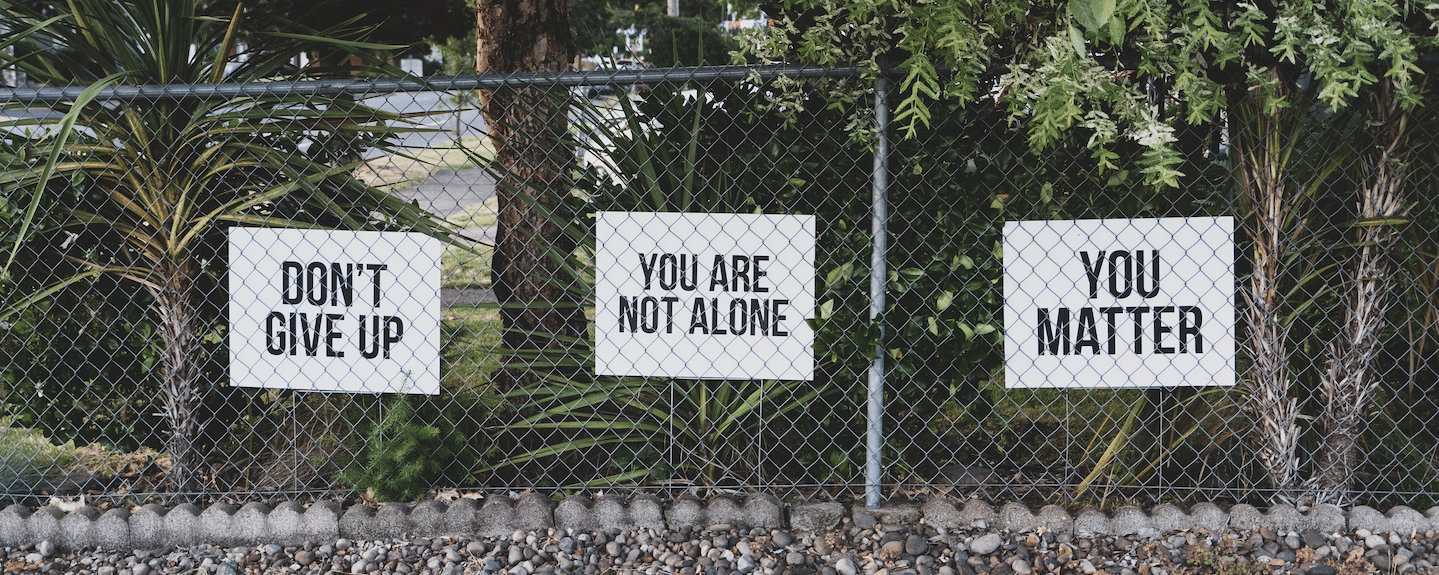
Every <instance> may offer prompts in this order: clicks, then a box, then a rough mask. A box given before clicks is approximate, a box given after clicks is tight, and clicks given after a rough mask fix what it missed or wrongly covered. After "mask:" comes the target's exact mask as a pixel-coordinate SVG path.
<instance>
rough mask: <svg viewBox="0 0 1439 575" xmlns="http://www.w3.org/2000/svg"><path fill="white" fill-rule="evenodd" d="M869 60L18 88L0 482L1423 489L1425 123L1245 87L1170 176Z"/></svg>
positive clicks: (808, 493) (7, 211) (1103, 497)
mask: <svg viewBox="0 0 1439 575" xmlns="http://www.w3.org/2000/svg"><path fill="white" fill-rule="evenodd" d="M873 86H879V87H880V90H879V93H878V94H876V93H875V92H874V91H873V90H871V91H870V92H869V94H868V96H866V97H865V98H863V99H852V98H841V97H838V96H836V94H840V93H845V92H846V90H848V91H849V92H850V93H853V92H854V90H855V89H862V88H865V87H873ZM887 86H888V84H887V82H885V81H884V80H883V79H880V80H878V82H877V83H874V81H873V80H868V79H864V78H862V77H861V75H860V74H859V73H858V72H856V71H854V70H848V69H817V68H689V69H673V70H644V71H599V72H592V73H585V74H580V73H571V74H561V75H557V76H552V77H541V76H533V75H516V76H508V77H499V76H476V77H457V78H444V79H430V81H429V82H428V83H426V82H411V81H398V80H365V81H359V80H357V81H343V82H318V81H317V82H299V83H294V82H268V83H255V84H231V85H225V84H221V85H184V86H175V85H171V86H138V87H113V88H109V89H106V90H103V91H98V92H87V91H86V90H85V87H83V86H75V87H55V86H49V87H39V88H21V89H14V90H5V89H0V100H3V101H4V103H5V104H4V106H5V107H4V111H3V116H0V129H3V130H4V133H5V135H4V136H3V144H0V145H3V147H0V168H3V174H4V176H3V178H0V186H3V190H4V192H3V193H4V197H3V202H4V203H3V206H0V207H3V210H0V216H3V218H4V219H5V222H6V226H7V228H6V233H5V234H4V246H5V247H4V254H5V257H6V259H7V260H9V261H8V262H7V264H6V265H7V268H6V273H7V275H6V277H5V282H4V284H3V287H0V289H3V292H0V293H3V296H0V297H3V303H4V306H5V310H6V311H5V312H4V313H5V314H6V315H5V316H4V317H3V323H0V369H3V376H4V377H3V380H0V381H3V385H4V389H3V401H4V412H5V413H4V415H3V417H4V419H3V423H4V424H5V427H4V428H3V434H4V435H3V441H2V442H0V482H3V484H2V485H0V491H3V495H4V496H6V497H9V498H12V499H25V498H29V497H33V496H36V495H45V494H61V495H74V494H78V493H89V494H91V495H92V496H108V497H115V498H123V497H134V498H138V499H144V498H147V497H151V496H155V495H157V494H159V495H161V496H163V497H170V496H178V497H196V496H200V497H217V498H232V499H244V498H255V497H260V498H271V497H293V496H300V495H315V496H322V495H324V496H328V495H335V494H338V493H349V492H352V491H360V492H365V491H367V490H372V493H373V494H374V496H375V497H378V498H380V499H414V498H420V497H425V496H426V495H427V494H429V493H433V491H435V490H439V491H445V490H450V489H461V490H463V489H525V488H534V489H538V490H541V491H545V492H573V491H577V490H582V489H585V488H602V489H613V488H638V489H645V490H655V491H660V492H664V493H668V494H675V493H679V492H682V491H689V490H700V491H705V490H709V489H738V490H766V491H772V492H775V493H777V494H779V495H781V496H783V497H789V498H797V499H809V500H816V499H831V498H842V499H847V498H858V497H861V496H862V495H864V493H865V489H866V485H869V486H870V487H871V489H872V490H871V491H870V495H871V496H872V497H883V498H888V499H904V498H910V497H925V496H931V495H937V494H953V495H964V496H968V495H973V494H979V495H983V496H987V497H990V498H998V499H1009V498H1018V499H1023V500H1029V501H1034V502H1038V501H1058V502H1074V501H1078V502H1085V503H1094V502H1112V501H1124V502H1138V503H1150V502H1156V501H1161V500H1165V501H1168V500H1177V501H1196V500H1216V501H1241V500H1242V501H1260V500H1267V499H1270V497H1271V496H1273V495H1280V496H1286V497H1293V498H1297V499H1301V500H1302V499H1304V498H1306V497H1308V498H1310V499H1313V498H1314V497H1315V496H1316V494H1317V495H1318V496H1320V497H1323V498H1325V499H1326V500H1337V501H1356V500H1358V501H1365V502H1371V503H1405V504H1409V505H1421V506H1427V505H1431V504H1433V503H1434V497H1435V495H1436V493H1439V473H1436V470H1435V469H1436V466H1439V458H1436V455H1435V453H1436V444H1439V436H1436V432H1435V431H1434V430H1435V429H1436V426H1435V425H1434V421H1435V416H1436V408H1439V355H1436V352H1435V348H1436V347H1439V340H1436V338H1439V292H1436V287H1439V259H1436V255H1435V252H1436V241H1435V235H1434V233H1433V231H1432V230H1434V229H1435V228H1436V226H1439V212H1436V208H1435V206H1434V202H1433V201H1432V200H1433V199H1434V197H1435V192H1434V189H1435V188H1434V184H1435V183H1436V181H1435V180H1434V177H1433V174H1432V169H1431V168H1432V166H1433V165H1434V160H1435V159H1436V156H1435V149H1434V148H1433V147H1432V146H1431V145H1430V144H1429V142H1430V140H1431V138H1430V137H1429V134H1428V132H1426V130H1427V127H1426V126H1425V125H1423V124H1420V123H1416V126H1414V127H1410V128H1409V130H1408V131H1407V132H1404V133H1402V134H1401V135H1400V136H1399V139H1398V140H1394V141H1398V142H1399V144H1398V145H1389V143H1390V142H1391V141H1390V140H1385V139H1384V138H1391V137H1393V134H1390V133H1388V132H1385V131H1384V129H1383V127H1384V126H1385V123H1384V122H1385V120H1384V118H1383V117H1381V116H1382V115H1381V114H1376V113H1373V112H1371V111H1370V110H1369V109H1367V108H1361V107H1356V108H1354V109H1352V110H1348V111H1344V112H1335V113H1329V114H1313V115H1310V116H1305V117H1300V116H1299V115H1298V114H1295V115H1294V116H1293V117H1289V116H1282V115H1280V116H1265V115H1263V114H1261V113H1258V112H1246V111H1244V110H1243V109H1242V103H1241V104H1236V106H1235V108H1234V109H1233V110H1231V111H1230V112H1229V113H1228V114H1227V115H1225V116H1222V117H1221V120H1222V121H1217V122H1216V123H1215V124H1212V125H1203V126H1197V127H1189V126H1185V127H1182V128H1179V129H1178V132H1177V133H1176V134H1175V136H1176V139H1177V147H1178V148H1179V150H1180V151H1181V153H1182V154H1184V157H1185V161H1184V163H1183V164H1181V165H1180V167H1179V170H1180V171H1181V172H1183V174H1184V175H1183V177H1182V178H1181V182H1180V183H1181V185H1180V186H1179V187H1178V188H1176V189H1155V188H1152V187H1148V186H1145V185H1143V184H1142V183H1141V182H1142V180H1143V176H1142V173H1141V172H1142V169H1143V168H1142V167H1140V164H1139V159H1140V158H1141V156H1142V155H1143V154H1144V153H1145V149H1144V148H1143V147H1141V145H1140V144H1139V143H1137V142H1135V143H1126V144H1123V145H1121V146H1120V147H1119V148H1118V149H1114V150H1110V152H1112V154H1111V155H1104V154H1096V153H1094V151H1093V150H1090V149H1088V148H1087V146H1086V141H1085V137H1084V136H1083V135H1082V134H1075V135H1072V136H1070V137H1069V138H1068V139H1066V140H1064V141H1063V142H1061V143H1060V144H1059V145H1057V146H1054V147H1052V148H1050V149H1048V150H1045V151H1043V152H1042V153H1035V152H1034V151H1032V150H1031V148H1030V144H1029V142H1028V140H1027V132H1026V126H1024V124H1023V122H1019V121H1016V120H1015V119H1014V118H1012V117H1011V116H1010V112H1009V111H1007V110H1005V109H1003V108H1000V107H996V106H995V104H994V101H993V100H992V99H991V98H984V99H981V100H979V101H976V102H971V103H963V102H953V101H944V102H938V103H936V104H935V105H934V106H933V107H932V112H933V118H932V125H930V126H928V127H921V128H919V129H918V130H916V131H915V133H914V134H913V135H907V136H903V137H901V136H900V135H899V134H900V131H899V130H896V129H894V128H891V127H889V126H888V125H887V122H888V113H887V110H886V108H885V106H886V104H885V101H886V98H885V96H886V95H887V94H886V92H887V91H888V90H889V88H887ZM876 96H878V97H876ZM482 111H483V112H484V113H482ZM71 124H73V130H71V129H69V128H70V126H71ZM1386 149H1387V150H1389V152H1388V153H1389V155H1388V156H1380V155H1377V154H1378V153H1379V152H1380V151H1382V150H1386ZM877 158H878V159H877ZM1101 166H1103V169H1101ZM1380 192H1384V193H1389V194H1391V195H1393V194H1398V198H1397V199H1394V198H1392V197H1390V198H1389V199H1387V200H1383V198H1380V200H1383V201H1379V200H1373V201H1370V200H1366V199H1365V198H1366V197H1369V196H1366V195H1365V194H1369V195H1370V196H1374V197H1378V196H1376V194H1378V195H1382V194H1380ZM1371 200H1372V198H1371ZM1386 201H1387V202H1388V204H1385V202H1386ZM1366 202H1367V203H1366ZM1376 202H1377V203H1376ZM1383 205H1390V206H1391V207H1389V208H1384V207H1383ZM1393 205H1397V206H1398V208H1397V209H1395V208H1393V207H1392V206H1393ZM1375 206H1379V207H1375ZM697 214H698V215H697ZM1153 218H1167V219H1157V220H1156V219H1153ZM1098 220H1105V221H1103V222H1101V221H1098ZM876 222H878V223H877V225H876ZM1006 226H1008V227H1006ZM323 230H340V231H341V233H329V232H325V231H323ZM811 274H812V275H811ZM811 277H812V279H810V278H811ZM436 281H438V289H436V287H435V282H436ZM881 298H882V299H881ZM1141 310H1142V311H1141ZM1006 325H1007V326H1009V329H1008V330H1006V329H1005V327H1006ZM1021 326H1022V327H1021ZM1006 337H1009V338H1010V340H1011V341H1010V345H1009V349H1006V339H1005V338H1006ZM1006 357H1008V360H1009V361H1008V365H1007V366H1006ZM433 365H438V369H437V370H435V369H434V368H432V367H431V366H433ZM1141 387H1142V388H1141ZM872 400H874V401H872ZM871 452H879V453H882V459H875V458H872V457H870V456H869V453H871ZM867 463H869V464H873V465H872V466H871V467H870V468H869V470H868V472H869V473H870V475H868V476H867V475H866V474H867V469H866V464H867ZM1335 470H1338V471H1335ZM1335 494H1341V495H1342V496H1336V495H1335Z"/></svg>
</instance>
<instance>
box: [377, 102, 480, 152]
mask: <svg viewBox="0 0 1439 575" xmlns="http://www.w3.org/2000/svg"><path fill="white" fill-rule="evenodd" d="M449 96H450V94H446V93H442V92H403V93H399V94H386V95H383V96H375V97H373V98H366V99H365V100H364V103H365V105H367V106H370V107H373V108H378V109H381V110H385V111H387V112H396V113H400V114H418V113H422V112H431V113H432V115H429V116H424V117H418V118H415V123H416V124H417V126H416V127H419V128H432V129H435V130H439V131H436V132H416V133H409V134H404V135H403V136H401V137H400V141H399V145H400V147H402V148H405V149H410V150H419V149H423V148H428V147H431V146H434V145H436V144H438V143H440V142H448V141H452V140H454V139H455V128H456V117H455V116H456V113H455V111H454V110H455V108H456V107H457V105H456V104H455V103H454V102H452V101H450V97H449ZM474 106H475V104H473V103H471V104H468V105H467V107H468V109H465V110H461V111H460V112H459V118H458V121H459V130H460V135H462V136H466V137H468V136H474V135H476V134H481V133H484V130H485V119H484V117H483V116H481V115H480V112H479V110H477V109H475V107H474ZM373 155H375V154H366V157H370V156H373Z"/></svg>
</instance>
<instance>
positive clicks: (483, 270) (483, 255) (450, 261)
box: [440, 244, 495, 289]
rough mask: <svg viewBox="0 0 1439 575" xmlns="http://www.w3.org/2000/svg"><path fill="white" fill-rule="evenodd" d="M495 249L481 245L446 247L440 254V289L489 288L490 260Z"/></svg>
mask: <svg viewBox="0 0 1439 575" xmlns="http://www.w3.org/2000/svg"><path fill="white" fill-rule="evenodd" d="M494 254H495V248H494V247H493V246H487V245H483V244H476V245H475V246H474V247H471V248H466V247H461V246H448V247H446V248H445V253H443V254H440V277H441V278H442V279H441V280H440V287H442V288H448V289H468V288H488V287H490V258H492V257H494Z"/></svg>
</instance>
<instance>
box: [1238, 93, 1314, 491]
mask: <svg viewBox="0 0 1439 575" xmlns="http://www.w3.org/2000/svg"><path fill="white" fill-rule="evenodd" d="M1286 113H1287V112H1286V109H1285V108H1276V109H1275V110H1273V111H1272V112H1266V110H1264V103H1263V102H1258V101H1254V100H1249V101H1245V102H1243V103H1239V104H1234V105H1231V106H1230V114H1231V117H1230V135H1231V139H1232V145H1233V153H1234V154H1235V166H1236V167H1237V171H1238V175H1239V184H1240V187H1241V188H1242V189H1243V191H1244V197H1245V199H1246V200H1247V202H1248V204H1249V205H1248V209H1249V212H1250V213H1249V214H1247V217H1243V218H1241V221H1244V222H1245V225H1244V231H1245V233H1246V235H1248V236H1249V239H1250V241H1251V242H1252V246H1253V248H1252V249H1253V265H1254V270H1253V273H1252V274H1250V277H1249V285H1248V286H1247V289H1240V290H1239V292H1240V294H1241V295H1242V297H1243V300H1244V303H1245V310H1244V311H1245V315H1246V316H1247V317H1248V320H1249V334H1248V335H1249V337H1248V338H1247V340H1246V342H1245V343H1246V344H1247V345H1248V346H1249V353H1250V357H1251V364H1250V366H1249V371H1248V373H1246V374H1245V378H1244V384H1245V386H1247V387H1248V388H1249V392H1250V393H1249V404H1248V406H1247V408H1248V410H1249V412H1250V415H1251V417H1253V418H1254V431H1255V434H1256V435H1257V436H1258V450H1257V451H1258V452H1257V453H1256V455H1257V456H1258V457H1257V459H1258V460H1259V464H1260V465H1261V466H1262V467H1263V468H1264V472H1265V475H1267V476H1268V477H1269V483H1270V487H1271V488H1272V489H1274V490H1275V495H1276V499H1279V500H1289V501H1292V500H1293V499H1294V498H1295V496H1296V495H1297V494H1296V492H1295V491H1294V489H1295V488H1296V487H1297V486H1298V485H1297V481H1296V479H1297V477H1298V472H1299V456H1298V452H1297V451H1298V450H1297V448H1298V445H1299V425H1298V423H1297V420H1298V416H1299V408H1298V404H1297V402H1296V401H1295V400H1294V398H1292V397H1290V396H1289V385H1290V375H1289V368H1288V363H1289V342H1288V340H1289V327H1288V326H1286V325H1283V324H1282V323H1281V322H1280V321H1279V313H1280V310H1279V306H1280V305H1281V304H1282V303H1283V297H1284V296H1283V292H1282V291H1281V290H1280V289H1279V282H1280V276H1281V274H1282V273H1283V271H1284V269H1283V267H1284V260H1285V255H1286V254H1287V253H1288V252H1289V251H1290V250H1291V249H1293V245H1292V244H1293V234H1296V233H1298V230H1299V229H1302V228H1303V223H1302V222H1295V221H1294V211H1295V208H1296V207H1297V205H1296V204H1297V202H1299V201H1302V198H1303V196H1302V194H1300V193H1298V191H1291V190H1289V189H1288V187H1287V186H1288V183H1287V182H1286V181H1285V176H1284V172H1285V168H1286V166H1285V164H1284V160H1283V159H1281V155H1282V154H1283V153H1284V144H1285V141H1286V139H1287V138H1290V137H1294V135H1293V134H1289V133H1286V132H1287V131H1288V130H1287V129H1286V123H1287V122H1286V121H1285V119H1284V118H1283V115H1284V114H1286Z"/></svg>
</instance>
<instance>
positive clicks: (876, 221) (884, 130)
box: [864, 76, 889, 509]
mask: <svg viewBox="0 0 1439 575" xmlns="http://www.w3.org/2000/svg"><path fill="white" fill-rule="evenodd" d="M888 91H889V81H888V80H886V79H885V78H884V76H880V77H878V78H875V80H874V122H875V142H874V175H873V182H874V188H873V190H872V195H873V199H872V200H871V202H872V207H871V208H870V213H871V216H870V217H871V219H870V230H871V233H872V234H873V235H874V249H873V251H871V252H870V256H869V319H870V321H871V322H877V321H879V318H880V315H881V314H882V313H884V285H885V281H886V280H887V279H888V276H889V270H888V268H887V267H886V266H885V251H886V247H887V246H886V243H887V240H888V233H889V232H888V230H887V228H886V226H885V220H886V219H888V216H889V205H888V197H887V196H888V194H887V191H888V187H889V173H888V172H887V171H886V169H887V167H888V163H889V101H888V99H887V97H886V92H888ZM868 427H869V429H868V431H867V432H866V436H865V446H866V449H865V469H864V505H865V507H869V508H871V509H873V508H875V507H879V484H880V480H881V479H882V478H883V470H882V469H881V467H880V466H881V464H882V458H883V451H884V327H883V326H880V328H879V341H877V342H876V343H875V344H874V363H871V364H870V366H869V426H868Z"/></svg>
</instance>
